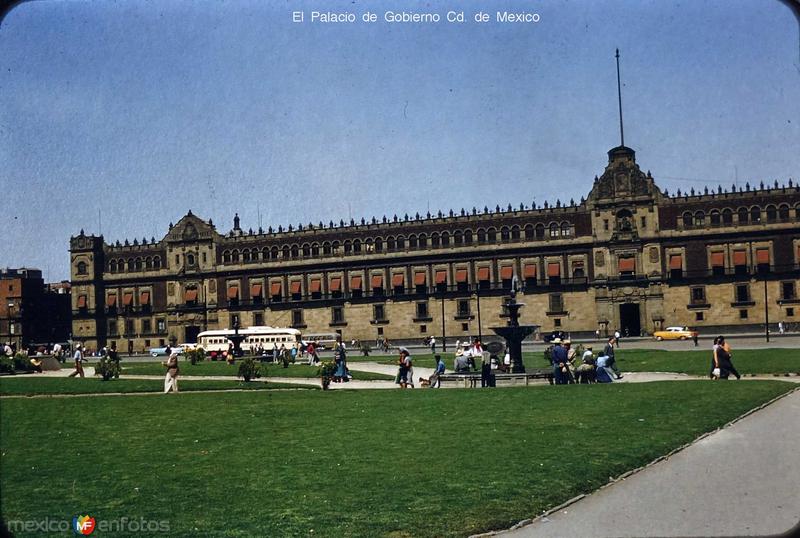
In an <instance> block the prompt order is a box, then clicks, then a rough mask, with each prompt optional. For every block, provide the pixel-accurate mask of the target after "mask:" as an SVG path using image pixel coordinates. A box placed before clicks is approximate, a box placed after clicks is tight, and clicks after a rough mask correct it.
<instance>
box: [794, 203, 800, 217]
mask: <svg viewBox="0 0 800 538" xmlns="http://www.w3.org/2000/svg"><path fill="white" fill-rule="evenodd" d="M794 219H795V220H800V204H795V206H794Z"/></svg>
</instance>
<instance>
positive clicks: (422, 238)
mask: <svg viewBox="0 0 800 538" xmlns="http://www.w3.org/2000/svg"><path fill="white" fill-rule="evenodd" d="M419 248H428V236H427V235H425V234H419Z"/></svg>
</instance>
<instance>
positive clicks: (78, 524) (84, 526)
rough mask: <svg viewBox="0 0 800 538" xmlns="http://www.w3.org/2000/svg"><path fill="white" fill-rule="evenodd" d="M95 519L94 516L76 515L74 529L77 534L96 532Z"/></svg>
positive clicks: (73, 520)
mask: <svg viewBox="0 0 800 538" xmlns="http://www.w3.org/2000/svg"><path fill="white" fill-rule="evenodd" d="M94 527H95V521H94V518H93V517H89V516H76V517H73V518H72V530H74V531H75V534H82V535H84V536H88V535H89V534H92V533H93V532H94Z"/></svg>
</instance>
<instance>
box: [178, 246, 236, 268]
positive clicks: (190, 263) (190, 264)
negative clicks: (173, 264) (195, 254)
mask: <svg viewBox="0 0 800 538" xmlns="http://www.w3.org/2000/svg"><path fill="white" fill-rule="evenodd" d="M242 261H243V262H244V263H248V262H249V261H250V249H249V248H246V249H243V250H242ZM190 265H191V263H190Z"/></svg>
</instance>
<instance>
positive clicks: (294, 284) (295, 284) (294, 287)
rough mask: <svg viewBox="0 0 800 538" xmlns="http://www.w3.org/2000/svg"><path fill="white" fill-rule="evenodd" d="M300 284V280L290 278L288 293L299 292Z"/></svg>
mask: <svg viewBox="0 0 800 538" xmlns="http://www.w3.org/2000/svg"><path fill="white" fill-rule="evenodd" d="M302 285H303V283H302V282H300V281H299V280H292V281H291V282H290V283H289V293H291V294H292V295H295V294H297V293H300V288H301V287H302Z"/></svg>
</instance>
